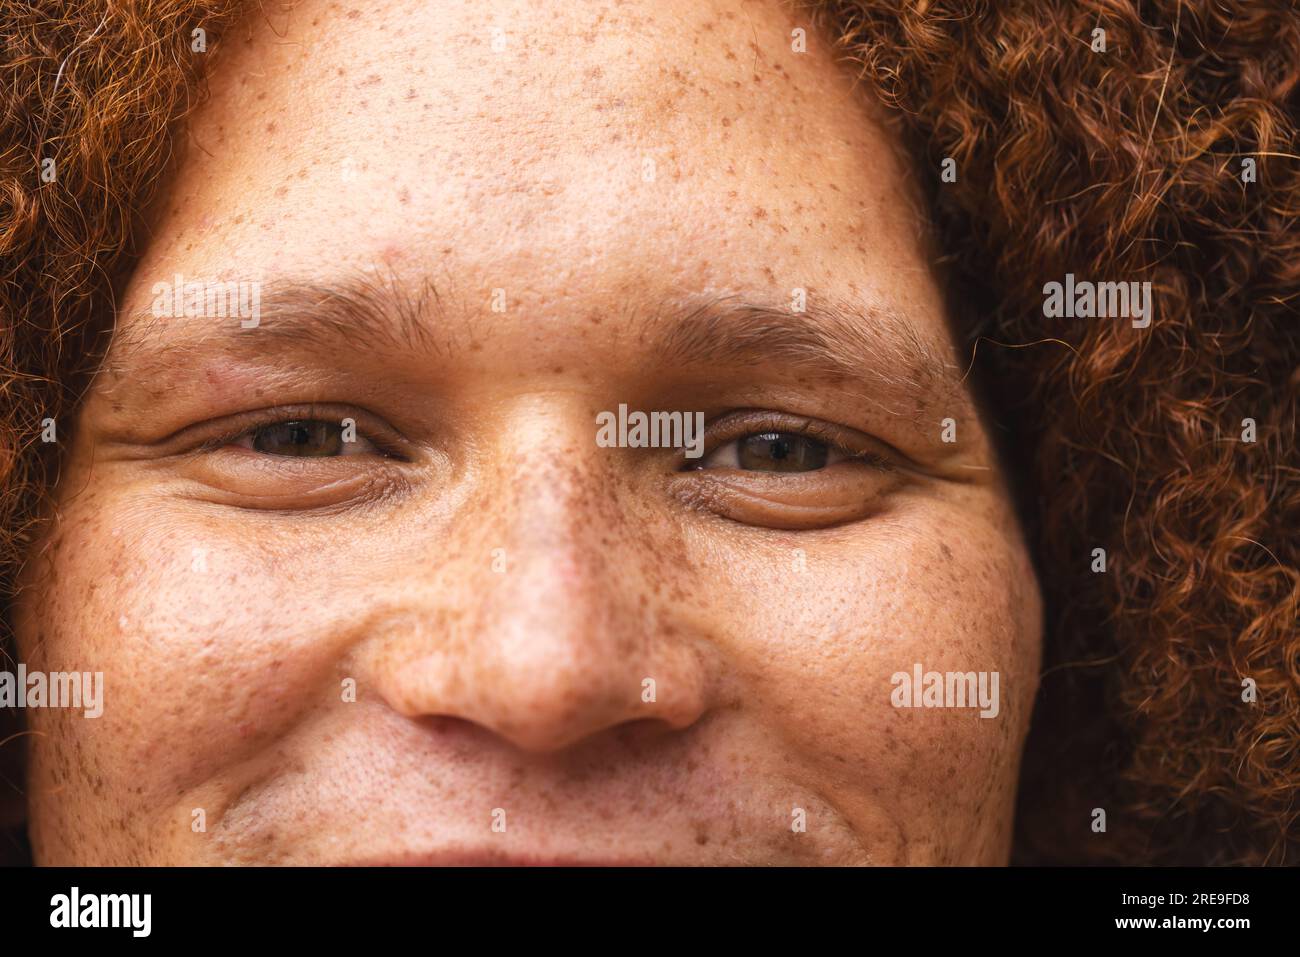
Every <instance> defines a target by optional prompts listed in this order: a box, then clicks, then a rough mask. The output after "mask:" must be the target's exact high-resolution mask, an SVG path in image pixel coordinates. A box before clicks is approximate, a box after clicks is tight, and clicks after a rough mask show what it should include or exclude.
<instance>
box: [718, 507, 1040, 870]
mask: <svg viewBox="0 0 1300 957" xmlns="http://www.w3.org/2000/svg"><path fill="white" fill-rule="evenodd" d="M999 527H1000V525H999V523H998V522H993V521H988V522H986V521H983V520H980V519H967V518H964V517H963V516H962V515H957V514H951V515H950V514H946V513H942V512H938V511H936V512H934V513H933V515H932V516H931V515H927V516H925V517H920V518H918V517H917V516H909V517H908V518H907V519H906V520H905V521H904V520H900V521H898V522H897V523H896V524H891V525H888V526H886V525H876V526H863V527H862V528H861V529H855V530H854V531H853V532H852V533H850V534H852V536H853V540H852V541H848V540H845V541H843V542H842V543H839V544H835V543H832V542H829V541H824V542H823V543H821V544H818V543H817V540H815V539H804V540H802V541H801V542H800V548H801V549H802V553H800V552H797V551H796V550H795V549H794V548H793V547H791V548H785V549H782V548H774V549H771V550H769V551H767V552H765V553H764V554H763V560H762V561H756V560H755V559H754V558H753V557H751V559H750V560H749V562H748V564H749V569H750V570H749V572H748V574H747V576H746V578H745V581H744V582H743V585H742V587H743V591H739V592H737V593H736V594H735V595H734V596H732V597H731V598H729V599H725V600H720V601H719V602H718V607H724V606H727V605H730V606H731V607H736V608H750V609H761V614H751V615H750V616H749V617H748V618H747V619H746V620H745V624H746V625H747V627H746V628H744V629H735V628H733V629H732V631H731V634H730V641H731V643H732V645H733V648H734V649H735V654H736V656H737V657H738V658H739V659H741V660H743V661H745V662H746V665H745V666H744V670H748V671H749V672H750V673H751V674H752V675H753V676H754V677H753V679H752V682H751V687H750V689H749V692H750V693H751V694H752V696H753V697H752V698H751V700H752V701H754V705H753V708H754V711H755V713H757V714H759V715H761V716H762V720H763V721H764V722H766V723H767V724H768V725H769V730H770V731H773V732H775V733H776V734H778V735H780V737H781V739H782V742H783V747H782V751H783V752H784V753H785V755H786V756H787V757H788V759H789V760H791V761H794V762H797V763H798V764H799V765H801V766H802V772H801V773H802V774H804V775H806V776H807V779H808V780H810V781H813V782H816V783H817V784H818V785H819V786H820V788H821V790H822V793H824V794H826V795H827V796H828V797H829V798H830V799H831V800H832V802H833V803H836V804H837V806H838V807H839V808H840V809H841V811H843V812H844V813H845V815H846V816H847V817H848V819H849V820H850V822H851V823H852V825H853V827H854V828H855V830H857V831H858V832H859V834H860V835H865V836H868V837H869V840H867V841H866V842H865V843H867V844H868V845H869V846H872V847H875V848H888V847H891V846H892V848H893V853H895V854H896V855H897V856H900V857H905V858H906V859H907V860H909V861H912V860H925V859H953V858H955V859H959V860H966V861H969V860H970V858H971V857H972V856H977V857H978V856H981V855H986V854H992V855H993V856H994V857H996V854H997V852H996V849H994V850H990V849H989V848H988V847H987V846H986V845H988V844H989V843H990V842H994V843H996V842H1001V841H1003V840H1004V839H1005V838H1006V837H1007V834H1006V833H1004V832H1006V831H1007V829H1009V826H1010V819H1011V811H1012V805H1013V803H1014V787H1015V782H1016V776H1017V772H1018V765H1019V757H1020V750H1021V747H1022V744H1023V739H1024V736H1025V733H1026V731H1027V729H1028V721H1029V713H1030V710H1031V708H1032V704H1033V699H1034V695H1035V693H1036V690H1037V682H1038V667H1039V656H1040V643H1041V622H1040V618H1039V615H1040V604H1039V603H1040V599H1039V596H1038V590H1037V584H1036V581H1035V579H1034V577H1033V571H1032V567H1031V565H1030V563H1029V561H1028V557H1027V554H1026V553H1025V551H1024V549H1023V547H1021V545H1020V544H1019V541H1018V539H1015V538H1009V537H1008V536H1006V535H1004V534H1002V533H1000V532H998V531H997V529H998V528H999ZM867 536H869V540H868V539H867ZM758 569H762V571H758ZM917 664H919V665H920V666H921V669H922V672H923V673H924V672H932V671H933V672H940V673H946V672H962V673H966V672H976V673H980V672H983V673H985V674H986V675H989V676H991V674H992V673H994V672H996V673H997V704H998V708H997V714H996V716H993V717H987V718H983V717H980V711H981V709H980V708H978V707H973V708H969V707H968V708H954V707H941V708H929V707H915V708H905V707H897V706H896V705H895V703H894V701H895V697H894V691H895V689H896V687H897V685H896V683H894V682H893V681H892V680H891V679H892V677H893V675H894V674H895V673H897V672H906V673H907V674H908V675H912V674H913V672H914V667H915V666H916V665H917ZM985 688H986V690H987V691H989V692H992V689H993V685H992V683H991V677H987V678H986V679H985ZM990 710H991V709H990ZM886 835H889V836H888V837H887V836H886ZM881 853H882V854H884V853H885V852H884V851H882V852H881ZM881 862H882V863H883V862H885V861H881Z"/></svg>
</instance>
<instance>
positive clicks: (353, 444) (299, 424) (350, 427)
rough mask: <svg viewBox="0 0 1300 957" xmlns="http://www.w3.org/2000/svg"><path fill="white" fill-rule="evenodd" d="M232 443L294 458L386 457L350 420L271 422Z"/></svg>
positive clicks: (264, 453)
mask: <svg viewBox="0 0 1300 957" xmlns="http://www.w3.org/2000/svg"><path fill="white" fill-rule="evenodd" d="M345 423H347V424H346V425H345ZM230 444H231V445H234V446H236V447H239V448H245V449H249V450H251V451H253V452H260V453H262V454H263V455H283V456H290V457H294V458H338V457H341V456H346V455H383V454H384V453H383V452H382V451H381V450H380V449H379V448H377V447H376V446H375V444H374V443H373V442H371V441H370V440H369V439H367V438H366V437H365V436H363V435H361V434H359V433H358V432H357V428H356V425H355V423H354V422H352V420H350V419H345V420H343V421H338V422H335V421H331V420H327V419H287V420H284V421H281V422H269V423H267V424H265V425H259V426H255V427H254V428H251V429H248V430H246V431H245V432H243V433H242V434H241V435H239V436H236V437H235V438H234V439H233V440H232V441H231V442H230Z"/></svg>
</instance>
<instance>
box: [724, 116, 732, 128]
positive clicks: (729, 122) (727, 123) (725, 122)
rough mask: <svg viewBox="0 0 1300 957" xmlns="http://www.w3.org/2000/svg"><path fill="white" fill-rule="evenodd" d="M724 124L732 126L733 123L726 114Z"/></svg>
mask: <svg viewBox="0 0 1300 957" xmlns="http://www.w3.org/2000/svg"><path fill="white" fill-rule="evenodd" d="M722 125H723V126H730V125H731V120H730V119H729V118H728V117H725V116H724V117H723V118H722Z"/></svg>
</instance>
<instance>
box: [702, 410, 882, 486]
mask: <svg viewBox="0 0 1300 957" xmlns="http://www.w3.org/2000/svg"><path fill="white" fill-rule="evenodd" d="M716 424H720V425H721V429H722V432H723V435H722V436H721V437H717V436H715V437H714V438H713V441H712V442H711V443H710V445H709V446H707V447H706V449H705V453H704V457H705V458H707V457H708V456H710V455H712V454H713V453H714V452H716V451H717V450H718V449H720V448H722V447H723V446H725V445H727V444H728V443H730V442H735V441H738V440H740V439H744V438H746V437H748V436H751V435H760V434H762V433H764V432H783V433H790V434H794V435H803V436H807V437H808V438H810V439H813V440H815V441H817V442H821V443H822V444H824V445H826V446H828V447H830V448H832V449H837V450H838V451H840V452H842V453H843V454H844V455H845V456H846V457H847V458H849V459H852V460H854V461H857V462H861V463H863V464H864V465H868V466H870V467H872V468H877V469H880V470H881V471H885V472H892V471H894V470H895V469H896V468H897V467H898V462H897V460H896V459H895V458H894V457H893V456H892V455H891V454H890V453H885V452H881V451H877V450H875V449H870V448H865V447H863V446H865V444H866V443H867V442H870V441H873V440H870V439H868V438H867V437H866V436H860V434H859V433H857V432H854V431H853V430H852V429H846V428H843V427H841V426H834V425H830V424H828V423H824V422H819V421H817V420H815V419H807V418H804V417H802V416H795V415H790V414H788V413H784V412H762V411H753V410H751V411H746V412H733V413H729V414H727V415H724V416H723V417H722V418H721V420H719V423H716ZM855 439H856V441H854V440H855ZM875 442H876V444H878V445H882V446H885V447H886V448H888V446H887V445H886V443H884V442H880V441H879V440H875ZM854 445H856V446H858V447H857V448H854ZM895 454H896V453H895ZM686 470H687V471H690V470H691V467H690V465H689V464H688V466H687V469H686Z"/></svg>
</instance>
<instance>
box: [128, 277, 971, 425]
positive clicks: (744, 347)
mask: <svg viewBox="0 0 1300 957" xmlns="http://www.w3.org/2000/svg"><path fill="white" fill-rule="evenodd" d="M260 289H261V293H260V303H259V313H260V315H259V321H258V324H257V325H256V326H254V327H250V328H242V327H241V325H240V323H239V321H238V319H237V318H233V317H232V318H226V319H207V318H188V319H170V318H163V317H158V316H155V315H154V314H153V313H152V311H151V310H144V311H141V312H137V313H134V314H132V315H131V316H129V317H128V318H127V319H126V320H124V321H119V323H118V331H116V332H115V333H114V336H113V340H112V343H111V347H110V350H109V355H108V357H107V359H106V365H110V366H112V367H114V368H120V367H122V366H125V365H130V366H132V367H133V369H132V371H133V372H135V373H136V374H137V375H141V376H144V377H146V378H147V377H148V376H149V375H150V374H151V372H157V373H159V374H162V373H165V372H168V371H174V370H175V369H176V368H178V367H180V368H183V367H185V366H186V365H187V364H190V363H191V362H192V361H193V360H195V359H197V358H202V357H206V356H210V355H214V354H215V355H218V356H229V357H231V358H235V359H248V360H257V359H260V358H265V357H266V356H267V355H268V353H269V352H271V351H273V350H274V349H275V348H276V347H277V346H284V347H295V348H297V349H299V350H310V351H315V352H321V353H328V352H329V351H331V350H337V349H339V348H340V347H346V348H347V349H350V350H357V349H370V350H373V351H377V352H383V351H388V352H393V351H398V350H401V351H413V350H418V351H424V352H426V353H429V354H433V355H436V356H438V357H440V358H443V359H448V360H450V359H452V358H454V357H455V356H456V355H457V354H459V353H460V352H462V351H464V350H466V349H468V348H470V347H471V346H473V345H474V339H475V336H474V324H475V320H476V319H477V318H478V317H479V314H478V313H476V312H475V311H474V310H472V309H466V308H464V306H463V304H459V303H458V304H457V305H456V307H455V308H452V309H449V308H447V305H448V304H447V303H446V302H445V301H444V299H443V298H442V296H440V294H439V292H438V290H437V288H436V286H435V285H434V284H433V282H432V281H430V280H427V279H426V280H424V281H423V282H421V283H419V284H418V285H417V286H415V287H414V288H412V287H410V286H408V285H406V284H403V283H402V282H400V281H398V280H397V279H396V278H395V277H391V276H390V277H378V276H374V275H367V274H360V273H359V274H357V275H354V276H350V277H345V278H343V279H342V280H340V281H338V282H306V281H300V280H295V279H280V280H274V281H269V282H265V283H262V284H261V286H260ZM800 305H801V306H802V308H800V309H795V308H792V306H793V303H790V304H786V303H782V304H780V305H775V304H772V303H770V302H759V301H756V300H755V299H750V298H745V297H741V296H737V295H728V296H699V295H686V296H677V297H671V298H669V299H664V300H658V301H654V302H649V301H645V302H641V301H628V302H625V303H624V304H623V305H622V306H620V312H622V313H623V314H625V315H632V316H633V317H634V319H633V321H632V322H631V323H630V326H629V328H630V330H631V335H633V336H634V337H635V340H636V341H637V343H638V345H639V347H640V348H643V349H645V350H646V351H647V352H648V353H650V354H653V355H655V356H657V357H658V359H659V361H660V362H661V363H665V364H672V365H682V366H691V365H699V364H730V365H749V364H765V365H771V364H782V365H785V366H787V367H789V368H790V369H791V370H792V371H797V372H801V373H805V374H813V375H823V376H828V377H831V378H834V379H847V380H855V381H862V382H864V383H869V384H871V385H873V386H875V387H876V388H873V389H872V390H871V392H872V393H873V394H874V395H876V396H879V393H880V392H881V391H884V392H887V393H889V394H892V395H908V396H911V397H912V398H913V399H914V400H915V407H914V408H913V410H912V411H911V413H910V414H911V415H913V416H917V415H919V414H920V412H921V409H922V408H923V407H924V406H927V405H932V404H935V403H938V402H948V403H950V406H949V407H952V406H951V403H953V402H957V403H959V404H960V405H959V406H958V408H960V407H962V406H964V405H965V404H966V401H967V400H966V398H965V396H964V394H963V393H964V377H963V376H961V375H960V374H959V370H958V368H957V366H956V365H955V364H954V363H953V362H952V360H951V358H950V357H951V347H950V346H949V345H948V344H947V343H946V342H944V343H939V342H935V341H932V340H930V339H928V338H926V337H923V336H922V335H921V334H920V333H919V332H918V330H917V327H916V324H915V323H914V322H912V321H910V320H909V319H908V318H907V317H906V315H905V314H903V313H902V312H900V311H898V310H895V309H892V308H888V307H885V306H881V305H879V304H871V303H857V302H850V301H847V300H837V299H833V298H829V297H815V296H811V295H810V296H808V297H807V301H806V303H800ZM480 312H481V310H480ZM457 318H458V319H459V322H456V321H453V320H455V319H457ZM168 324H177V325H179V324H184V325H185V327H186V328H187V330H190V334H188V335H184V336H175V335H172V336H168V335H165V334H164V332H163V330H164V328H165V326H166V325H168ZM193 330H198V331H197V332H195V331H193ZM895 411H898V410H895Z"/></svg>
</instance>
